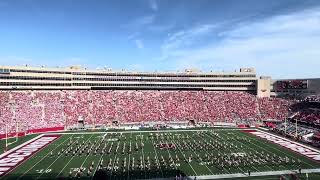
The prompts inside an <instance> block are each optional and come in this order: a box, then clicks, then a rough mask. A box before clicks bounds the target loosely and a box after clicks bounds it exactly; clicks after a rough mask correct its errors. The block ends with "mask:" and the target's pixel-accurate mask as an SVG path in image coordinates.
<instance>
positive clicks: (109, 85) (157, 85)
mask: <svg viewBox="0 0 320 180" xmlns="http://www.w3.org/2000/svg"><path fill="white" fill-rule="evenodd" d="M0 86H98V87H99V86H103V87H104V86H107V87H119V86H123V87H129V86H131V87H132V86H133V87H142V86H147V87H250V88H254V87H255V85H232V84H231V85H216V84H100V83H73V84H72V83H63V84H60V83H25V82H0Z"/></svg>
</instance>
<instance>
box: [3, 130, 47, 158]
mask: <svg viewBox="0 0 320 180" xmlns="http://www.w3.org/2000/svg"><path fill="white" fill-rule="evenodd" d="M42 136H44V134H41V135H39V136H37V137H34V138H32V139H30V140H29V141H26V142H24V143H22V144H20V145H19V146H16V147H14V148H12V149H10V150H9V151H6V152H5V153H2V154H1V155H0V158H2V157H4V156H6V155H8V154H10V153H12V152H13V151H15V150H17V149H20V148H21V147H22V146H25V145H27V144H29V143H31V142H33V141H35V140H37V139H39V138H41V137H42Z"/></svg>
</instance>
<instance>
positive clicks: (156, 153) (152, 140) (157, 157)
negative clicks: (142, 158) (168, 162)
mask: <svg viewBox="0 0 320 180" xmlns="http://www.w3.org/2000/svg"><path fill="white" fill-rule="evenodd" d="M152 147H153V150H154V152H155V154H156V159H157V163H158V162H160V161H159V158H158V153H157V150H156V148H155V147H154V141H153V139H152ZM160 172H161V175H162V177H164V176H163V172H162V168H161V166H160Z"/></svg>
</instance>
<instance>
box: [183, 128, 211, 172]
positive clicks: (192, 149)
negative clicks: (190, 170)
mask: <svg viewBox="0 0 320 180" xmlns="http://www.w3.org/2000/svg"><path fill="white" fill-rule="evenodd" d="M195 134H196V133H195ZM187 135H188V134H187ZM187 135H186V136H187ZM194 141H195V140H194ZM187 145H188V146H189V147H190V149H191V151H192V152H193V154H195V155H196V157H198V156H199V154H197V153H196V152H195V151H194V148H192V147H191V146H190V144H189V143H187ZM206 152H207V151H206ZM201 159H202V158H201ZM204 166H205V167H206V168H207V169H208V170H209V172H210V173H211V174H214V173H213V172H212V171H211V169H210V168H209V167H208V166H207V165H206V163H204Z"/></svg>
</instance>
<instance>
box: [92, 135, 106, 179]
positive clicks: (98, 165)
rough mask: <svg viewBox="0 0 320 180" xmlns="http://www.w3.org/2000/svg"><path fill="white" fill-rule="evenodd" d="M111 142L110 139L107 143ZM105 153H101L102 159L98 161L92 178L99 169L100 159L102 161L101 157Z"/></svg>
mask: <svg viewBox="0 0 320 180" xmlns="http://www.w3.org/2000/svg"><path fill="white" fill-rule="evenodd" d="M106 135H107V133H106ZM109 142H110V141H108V142H107V145H108V144H109ZM103 155H104V154H101V155H100V159H99V161H98V162H97V167H96V168H95V170H94V172H93V174H92V177H91V179H93V177H94V175H95V174H96V172H97V169H98V167H99V164H100V161H101V159H102V158H103Z"/></svg>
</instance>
